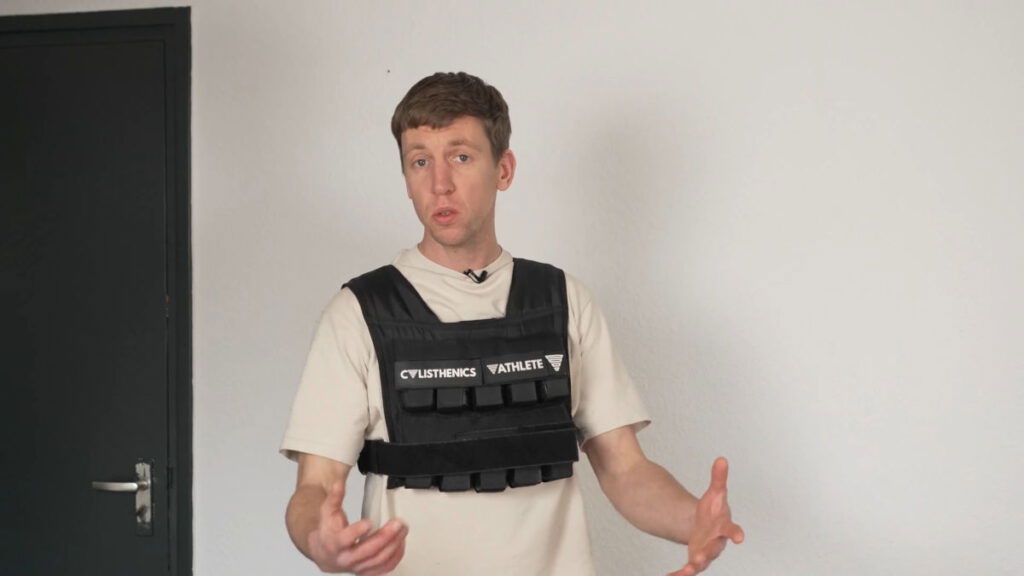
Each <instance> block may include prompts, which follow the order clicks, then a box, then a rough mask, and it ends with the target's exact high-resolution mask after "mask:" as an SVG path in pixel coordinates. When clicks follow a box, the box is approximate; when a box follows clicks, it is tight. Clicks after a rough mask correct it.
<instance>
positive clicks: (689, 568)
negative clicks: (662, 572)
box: [668, 564, 697, 576]
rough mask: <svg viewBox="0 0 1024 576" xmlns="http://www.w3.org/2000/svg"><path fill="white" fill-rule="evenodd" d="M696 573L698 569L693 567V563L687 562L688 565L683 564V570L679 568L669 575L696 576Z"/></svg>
mask: <svg viewBox="0 0 1024 576" xmlns="http://www.w3.org/2000/svg"><path fill="white" fill-rule="evenodd" d="M696 573H697V570H696V569H695V568H694V567H693V565H691V564H687V565H686V566H683V569H682V570H679V571H678V572H673V573H671V574H669V575H668V576H694V574H696Z"/></svg>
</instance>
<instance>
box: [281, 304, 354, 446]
mask: <svg viewBox="0 0 1024 576" xmlns="http://www.w3.org/2000/svg"><path fill="white" fill-rule="evenodd" d="M372 351H373V344H372V341H371V339H370V333H369V329H368V328H367V327H366V322H365V320H363V315H362V311H361V309H360V308H359V302H358V300H357V299H356V297H355V295H354V294H353V293H352V292H351V291H350V290H348V289H347V288H346V289H343V290H342V291H341V292H339V293H338V294H337V295H336V296H335V297H334V298H333V299H332V300H331V302H330V303H329V304H328V305H327V308H326V309H325V310H324V313H323V315H322V316H321V318H320V323H319V325H318V326H317V329H316V333H315V334H314V336H313V344H312V346H311V347H310V350H309V355H308V356H307V358H306V366H305V368H304V369H303V372H302V379H301V380H300V382H299V388H298V391H297V392H296V394H295V400H294V402H293V404H292V411H291V418H290V419H289V422H288V427H287V429H286V430H285V434H284V439H283V440H282V442H281V448H280V451H281V453H282V454H283V455H285V456H286V457H288V458H290V459H293V460H294V459H296V458H297V453H298V452H305V453H309V454H316V455H318V456H324V457H327V458H331V459H332V460H337V461H339V462H344V463H345V464H349V465H351V466H354V465H355V464H356V461H357V460H358V458H359V452H360V451H361V450H362V448H363V440H364V438H365V435H366V430H367V427H368V422H369V416H368V414H369V410H368V401H367V393H366V380H367V371H368V367H369V364H370V361H371V355H372Z"/></svg>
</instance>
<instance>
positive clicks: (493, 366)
mask: <svg viewBox="0 0 1024 576" xmlns="http://www.w3.org/2000/svg"><path fill="white" fill-rule="evenodd" d="M487 369H488V370H490V371H491V374H497V373H498V365H497V364H488V365H487Z"/></svg>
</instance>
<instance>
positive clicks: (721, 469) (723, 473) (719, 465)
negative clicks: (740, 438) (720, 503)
mask: <svg viewBox="0 0 1024 576" xmlns="http://www.w3.org/2000/svg"><path fill="white" fill-rule="evenodd" d="M728 479H729V461H728V460H726V459H725V458H721V457H719V458H718V459H716V460H715V463H714V464H712V466H711V489H712V490H721V491H723V492H724V491H725V490H726V488H725V483H726V481H727V480H728Z"/></svg>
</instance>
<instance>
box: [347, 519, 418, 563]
mask: <svg viewBox="0 0 1024 576" xmlns="http://www.w3.org/2000/svg"><path fill="white" fill-rule="evenodd" d="M408 533H409V529H408V528H406V527H405V526H400V527H399V529H398V532H397V533H396V534H395V535H394V537H393V538H391V539H390V540H387V542H386V543H385V544H384V546H382V547H381V548H380V550H378V551H377V553H376V554H373V555H372V556H370V557H368V558H366V559H365V560H363V561H361V562H360V561H355V562H356V563H355V564H353V565H352V571H353V572H355V573H356V574H363V573H364V572H368V571H374V570H378V569H380V568H381V567H383V566H385V565H386V564H387V563H388V561H390V560H391V558H392V557H393V556H394V555H395V553H396V552H397V551H398V549H399V547H400V546H401V545H402V544H403V543H404V542H405V536H406V534H408ZM365 547H366V545H365V544H359V545H357V546H356V548H357V549H358V552H357V554H360V553H362V552H363V548H365Z"/></svg>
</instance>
